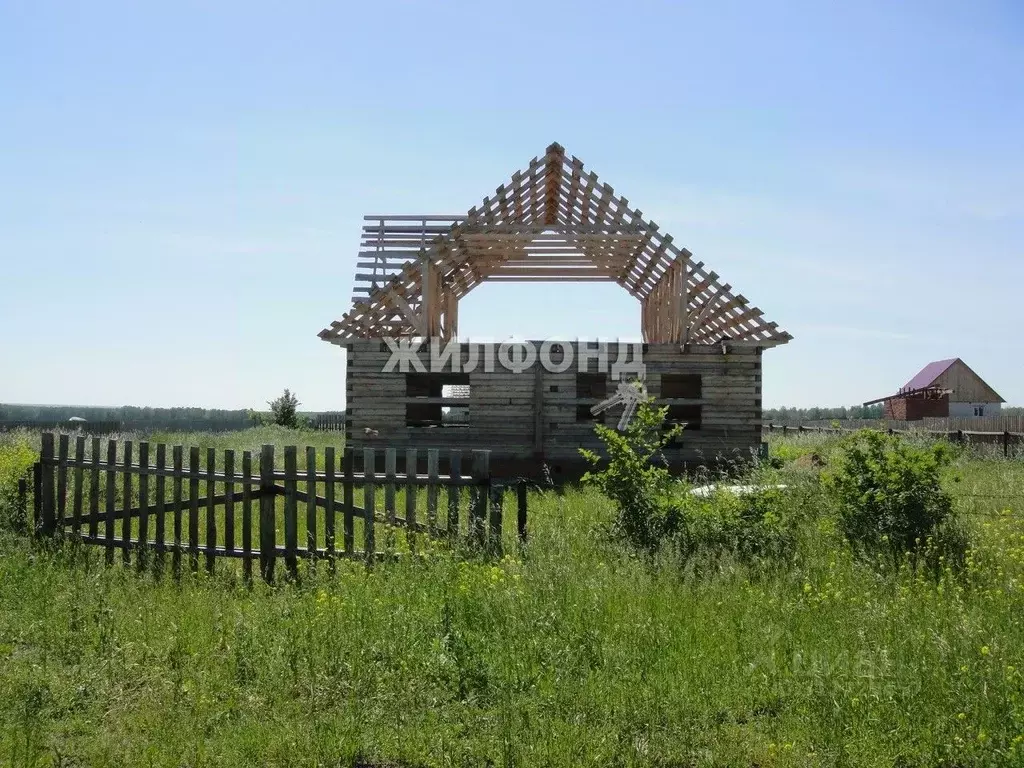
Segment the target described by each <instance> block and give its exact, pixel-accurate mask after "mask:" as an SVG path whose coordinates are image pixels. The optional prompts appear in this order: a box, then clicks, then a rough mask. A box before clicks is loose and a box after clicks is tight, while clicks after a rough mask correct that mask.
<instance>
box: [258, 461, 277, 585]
mask: <svg viewBox="0 0 1024 768" xmlns="http://www.w3.org/2000/svg"><path fill="white" fill-rule="evenodd" d="M274 494H275V491H274V446H273V445H264V446H263V447H262V448H261V449H260V574H261V575H262V576H263V580H264V581H266V582H267V583H268V584H272V583H273V581H274V561H275V559H276V558H277V529H276V525H277V520H276V515H275V513H274V501H275V495H274Z"/></svg>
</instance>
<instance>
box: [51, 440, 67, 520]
mask: <svg viewBox="0 0 1024 768" xmlns="http://www.w3.org/2000/svg"><path fill="white" fill-rule="evenodd" d="M67 504H68V436H67V435H61V436H60V437H59V438H58V439H57V519H56V521H55V524H54V531H55V532H57V533H61V534H63V532H64V517H65V516H66V515H67V511H68V509H67Z"/></svg>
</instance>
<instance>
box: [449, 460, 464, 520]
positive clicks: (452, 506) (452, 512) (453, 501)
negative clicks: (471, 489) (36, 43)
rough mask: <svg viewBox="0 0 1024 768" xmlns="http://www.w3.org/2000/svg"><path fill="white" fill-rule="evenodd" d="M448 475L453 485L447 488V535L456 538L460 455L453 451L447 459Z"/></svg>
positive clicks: (460, 477)
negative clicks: (453, 482)
mask: <svg viewBox="0 0 1024 768" xmlns="http://www.w3.org/2000/svg"><path fill="white" fill-rule="evenodd" d="M448 475H449V477H451V479H452V480H453V481H455V483H456V484H455V485H449V486H448V535H449V536H451V537H452V538H456V537H457V536H458V535H459V496H460V495H461V491H462V489H461V488H460V487H459V485H457V483H458V481H460V480H461V479H462V453H461V451H458V450H453V451H452V453H451V458H450V459H449V470H448Z"/></svg>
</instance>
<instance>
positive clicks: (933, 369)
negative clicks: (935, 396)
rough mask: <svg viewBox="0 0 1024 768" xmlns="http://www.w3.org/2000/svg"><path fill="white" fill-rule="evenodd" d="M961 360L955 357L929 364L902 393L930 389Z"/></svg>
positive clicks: (906, 385) (902, 388) (904, 387)
mask: <svg viewBox="0 0 1024 768" xmlns="http://www.w3.org/2000/svg"><path fill="white" fill-rule="evenodd" d="M959 359H960V358H958V357H953V358H950V359H949V360H936V361H935V362H932V363H928V365H926V366H925V367H924V368H922V369H921V370H920V371H918V372H917V375H916V376H914V378H912V379H911V380H910V381H908V382H907V383H906V384H904V385H903V386H902V387H901V388H900V391H901V392H903V391H905V390H909V389H923V388H924V387H930V386H931V385H932V384H934V383H935V380H936V379H937V378H939V376H941V375H942V374H944V373H945V372H946V370H947V369H948V368H949V366H951V365H952V364H953V363H955V362H956V361H957V360H959Z"/></svg>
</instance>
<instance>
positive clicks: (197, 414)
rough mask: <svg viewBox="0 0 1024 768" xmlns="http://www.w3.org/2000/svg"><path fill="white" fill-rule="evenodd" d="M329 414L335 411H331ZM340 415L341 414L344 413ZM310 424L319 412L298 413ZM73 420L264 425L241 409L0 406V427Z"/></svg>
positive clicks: (175, 426)
mask: <svg viewBox="0 0 1024 768" xmlns="http://www.w3.org/2000/svg"><path fill="white" fill-rule="evenodd" d="M330 413H331V414H332V415H333V414H335V413H337V412H334V411H332V412H330ZM340 413H342V414H344V411H341V412H340ZM297 415H298V416H299V417H300V418H301V417H305V420H307V421H312V420H314V419H315V417H316V416H318V415H319V413H318V412H314V413H304V414H297ZM72 417H78V418H82V419H85V420H86V421H90V422H96V423H98V422H103V423H110V422H118V423H121V424H123V425H124V426H125V428H130V429H159V430H168V431H178V430H185V431H210V432H217V431H227V430H235V429H248V428H249V427H254V426H258V425H259V424H261V423H265V421H266V419H265V418H263V417H262V415H261V414H259V413H257V412H254V411H251V410H248V409H244V408H240V409H238V410H226V409H220V408H150V407H140V406H134V405H125V406H120V407H114V408H103V407H97V406H78V405H13V404H7V403H0V424H2V423H5V422H6V423H13V422H26V423H53V424H54V425H56V424H61V423H63V422H66V421H67V420H68V419H70V418H72Z"/></svg>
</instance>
